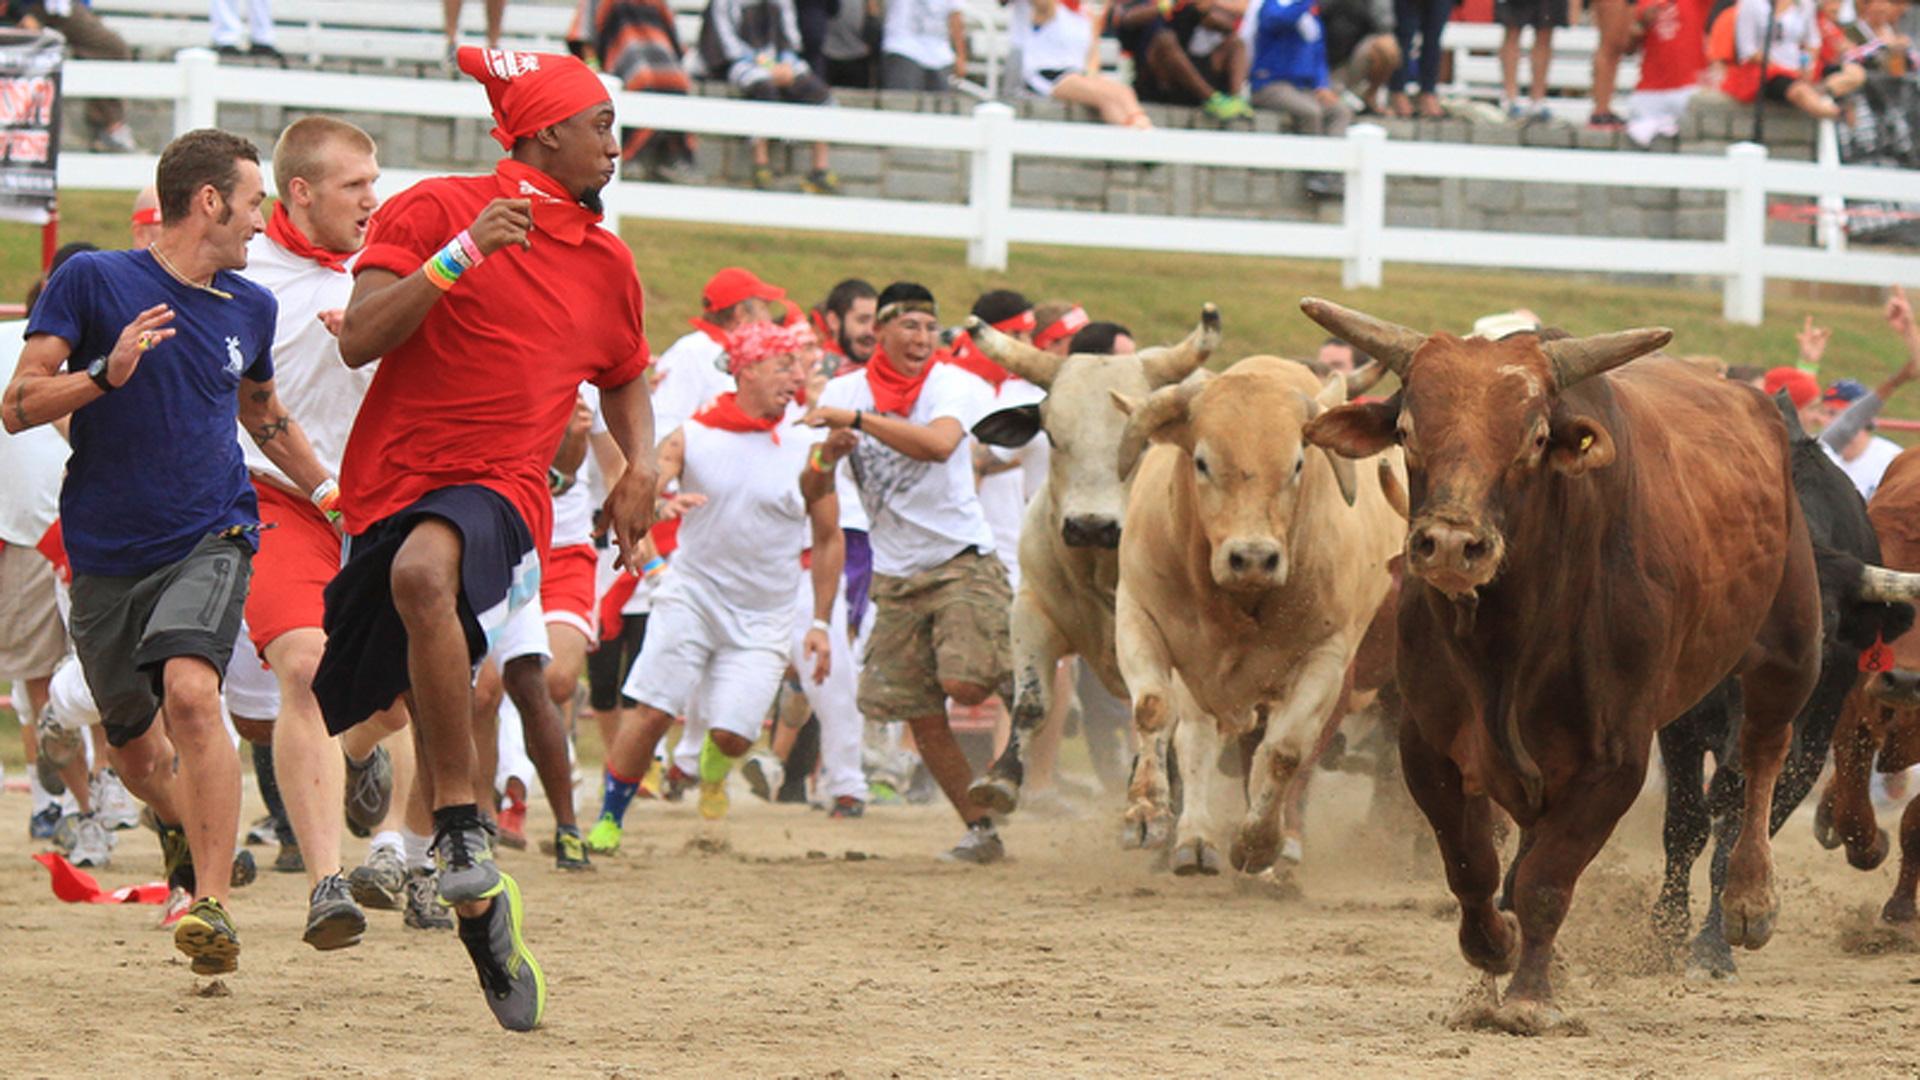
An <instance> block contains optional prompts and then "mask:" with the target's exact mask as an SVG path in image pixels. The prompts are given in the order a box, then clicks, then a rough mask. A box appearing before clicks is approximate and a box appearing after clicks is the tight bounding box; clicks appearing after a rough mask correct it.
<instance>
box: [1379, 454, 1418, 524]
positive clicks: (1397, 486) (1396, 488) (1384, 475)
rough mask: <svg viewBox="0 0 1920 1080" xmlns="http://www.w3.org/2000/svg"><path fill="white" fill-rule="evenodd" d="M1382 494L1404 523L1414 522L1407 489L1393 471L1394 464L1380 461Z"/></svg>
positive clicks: (1384, 459) (1383, 459) (1384, 460)
mask: <svg viewBox="0 0 1920 1080" xmlns="http://www.w3.org/2000/svg"><path fill="white" fill-rule="evenodd" d="M1379 468H1380V494H1382V495H1385V496H1386V497H1387V505H1388V506H1391V507H1393V512H1394V513H1396V514H1399V515H1400V520H1402V521H1412V520H1413V515H1412V514H1411V513H1409V512H1408V511H1407V489H1406V488H1405V487H1404V486H1402V485H1401V483H1400V477H1399V476H1398V475H1397V474H1396V473H1395V472H1394V471H1393V462H1391V461H1388V460H1387V459H1386V458H1384V457H1383V458H1381V459H1380V466H1379Z"/></svg>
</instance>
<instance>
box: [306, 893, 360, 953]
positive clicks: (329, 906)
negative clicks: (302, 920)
mask: <svg viewBox="0 0 1920 1080" xmlns="http://www.w3.org/2000/svg"><path fill="white" fill-rule="evenodd" d="M366 932H367V916H366V913H365V912H363V911H361V910H360V905H359V904H356V903H354V902H353V894H352V893H351V892H349V891H348V889H347V881H346V879H345V878H343V877H341V876H340V875H339V874H328V875H327V876H326V877H323V878H321V879H320V884H318V885H315V886H314V887H313V896H312V898H311V899H309V900H308V901H307V932H306V933H305V934H302V935H301V940H303V941H305V942H306V943H307V944H309V945H311V946H313V947H314V948H316V949H319V950H320V951H321V952H326V951H328V950H330V949H344V948H347V947H349V946H352V945H358V944H360V935H361V934H364V933H366Z"/></svg>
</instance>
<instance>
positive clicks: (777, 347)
mask: <svg viewBox="0 0 1920 1080" xmlns="http://www.w3.org/2000/svg"><path fill="white" fill-rule="evenodd" d="M799 351H800V343H799V342H798V341H797V340H795V338H794V334H793V331H791V330H789V329H787V328H786V327H784V326H775V325H774V324H772V323H765V322H756V323H748V324H747V325H745V326H743V327H741V328H739V329H738V330H735V331H734V332H733V336H732V337H730V338H728V339H727V373H728V374H730V375H735V376H737V375H739V374H740V372H741V371H743V370H745V369H746V368H749V367H752V366H753V365H755V364H757V363H759V362H760V361H762V360H771V359H772V358H774V357H776V356H785V355H787V354H789V353H795V352H799Z"/></svg>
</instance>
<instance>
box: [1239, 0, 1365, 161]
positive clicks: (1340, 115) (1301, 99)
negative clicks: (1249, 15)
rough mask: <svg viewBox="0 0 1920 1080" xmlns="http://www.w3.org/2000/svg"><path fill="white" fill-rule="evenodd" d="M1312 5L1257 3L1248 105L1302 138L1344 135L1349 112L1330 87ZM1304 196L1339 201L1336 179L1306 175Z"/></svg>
mask: <svg viewBox="0 0 1920 1080" xmlns="http://www.w3.org/2000/svg"><path fill="white" fill-rule="evenodd" d="M1314 5H1315V0H1261V3H1260V11H1259V14H1258V16H1257V17H1256V18H1257V20H1258V22H1257V25H1256V27H1255V29H1254V38H1253V40H1254V53H1253V75H1252V78H1253V103H1254V104H1255V105H1256V106H1258V107H1260V108H1262V109H1276V110H1278V111H1280V112H1284V113H1286V114H1287V116H1288V117H1290V118H1291V119H1292V123H1293V130H1294V131H1296V132H1298V133H1299V134H1302V135H1345V134H1346V133H1347V125H1348V124H1349V123H1352V121H1353V110H1351V109H1349V108H1347V104H1346V102H1344V101H1342V100H1340V93H1339V91H1337V90H1335V89H1334V88H1333V87H1332V85H1331V84H1330V83H1329V80H1328V74H1327V42H1326V34H1325V32H1324V31H1323V30H1322V28H1321V26H1320V17H1319V16H1318V15H1315V14H1314ZM1306 185H1307V194H1308V195H1311V196H1313V197H1314V198H1327V197H1331V196H1334V195H1338V194H1339V193H1340V190H1341V183H1340V180H1339V178H1338V177H1335V176H1332V175H1329V174H1327V173H1309V174H1307V180H1306Z"/></svg>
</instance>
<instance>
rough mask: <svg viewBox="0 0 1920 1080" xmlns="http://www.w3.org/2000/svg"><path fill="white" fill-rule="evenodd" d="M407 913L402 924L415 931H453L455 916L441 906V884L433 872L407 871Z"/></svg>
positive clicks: (402, 919)
mask: <svg viewBox="0 0 1920 1080" xmlns="http://www.w3.org/2000/svg"><path fill="white" fill-rule="evenodd" d="M406 888H407V913H406V914H405V915H404V916H402V917H401V920H400V921H401V922H403V923H405V924H406V925H407V926H409V927H412V928H413V929H415V930H451V929H453V916H451V915H449V914H447V909H446V908H444V907H442V906H440V883H439V881H437V880H435V878H434V874H433V871H431V870H422V869H417V868H416V869H413V870H409V871H407V886H406Z"/></svg>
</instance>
